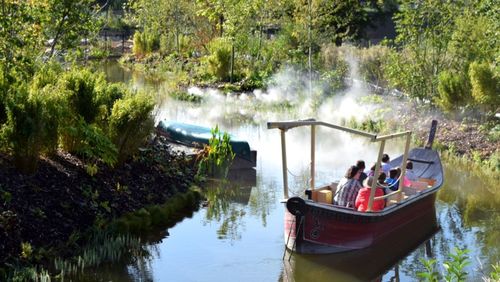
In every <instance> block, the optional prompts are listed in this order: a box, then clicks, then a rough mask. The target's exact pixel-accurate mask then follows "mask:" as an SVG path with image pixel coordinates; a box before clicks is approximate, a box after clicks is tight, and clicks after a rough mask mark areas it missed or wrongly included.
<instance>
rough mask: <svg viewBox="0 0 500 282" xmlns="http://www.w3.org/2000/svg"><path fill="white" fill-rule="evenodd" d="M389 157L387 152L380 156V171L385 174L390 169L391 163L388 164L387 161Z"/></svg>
mask: <svg viewBox="0 0 500 282" xmlns="http://www.w3.org/2000/svg"><path fill="white" fill-rule="evenodd" d="M390 160H391V158H390V157H389V155H388V154H384V155H383V156H382V171H383V172H384V173H385V175H388V174H389V170H391V168H392V167H391V165H390V164H389V161H390Z"/></svg>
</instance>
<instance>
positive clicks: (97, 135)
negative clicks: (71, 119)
mask: <svg viewBox="0 0 500 282" xmlns="http://www.w3.org/2000/svg"><path fill="white" fill-rule="evenodd" d="M76 136H78V137H79V138H78V139H77V138H75V140H79V143H78V145H76V146H75V147H76V148H77V151H76V153H78V154H79V155H81V156H83V157H84V158H85V159H86V160H87V161H88V162H95V161H97V160H101V161H102V162H104V163H105V164H107V165H109V166H113V165H115V163H116V161H117V155H118V151H117V149H116V147H115V145H114V144H113V142H111V140H110V139H109V138H108V136H106V134H104V132H103V131H102V130H101V129H100V128H99V127H97V126H96V125H89V124H87V123H85V122H84V121H83V120H82V119H80V120H79V122H78V124H77V127H76Z"/></svg>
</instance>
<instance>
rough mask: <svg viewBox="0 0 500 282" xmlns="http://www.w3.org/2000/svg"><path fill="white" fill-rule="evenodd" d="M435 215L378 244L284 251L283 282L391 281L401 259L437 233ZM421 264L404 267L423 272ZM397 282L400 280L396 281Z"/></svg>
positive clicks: (421, 246) (426, 245)
mask: <svg viewBox="0 0 500 282" xmlns="http://www.w3.org/2000/svg"><path fill="white" fill-rule="evenodd" d="M437 230H438V227H437V223H436V217H435V216H434V215H431V216H430V217H429V218H425V219H421V220H419V221H418V222H416V223H415V224H412V225H411V226H406V227H404V228H402V229H400V230H398V231H396V232H394V233H393V234H392V235H391V236H390V237H388V238H385V239H384V240H383V241H380V242H379V243H378V244H376V245H374V246H372V247H370V248H367V249H363V250H357V251H353V252H346V253H338V254H329V255H298V254H291V253H290V252H288V251H287V258H288V259H287V258H286V259H285V260H284V263H285V267H284V271H283V276H282V277H283V279H282V281H294V282H299V281H311V278H312V277H313V279H314V281H332V280H333V277H335V279H334V280H335V281H382V279H383V280H385V281H392V279H396V278H397V279H400V278H401V275H400V272H401V267H400V264H401V262H400V260H401V259H402V258H404V257H405V256H407V255H408V254H409V253H410V252H412V251H414V250H415V249H416V248H417V247H418V249H417V250H415V252H418V251H420V250H422V249H424V250H425V248H426V247H427V249H428V250H427V253H429V252H430V250H429V247H430V245H429V244H425V242H426V241H428V240H430V239H431V238H432V236H433V235H434V234H435V233H436V232H437ZM419 266H420V264H415V265H411V266H406V267H405V268H404V270H406V271H408V270H409V271H411V272H413V273H415V272H417V271H423V269H422V268H423V267H419ZM395 281H399V280H395Z"/></svg>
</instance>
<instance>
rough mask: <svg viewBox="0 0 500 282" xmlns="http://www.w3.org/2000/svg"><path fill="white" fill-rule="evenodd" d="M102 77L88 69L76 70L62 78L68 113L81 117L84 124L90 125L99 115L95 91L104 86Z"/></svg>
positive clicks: (100, 74)
mask: <svg viewBox="0 0 500 282" xmlns="http://www.w3.org/2000/svg"><path fill="white" fill-rule="evenodd" d="M105 83H106V82H105V79H104V75H103V74H102V73H98V74H96V73H95V72H92V71H90V70H89V69H76V70H73V71H70V72H68V73H66V74H65V75H64V76H63V78H62V84H63V85H64V88H65V89H67V90H68V103H69V111H70V112H72V113H71V114H72V115H74V114H76V115H77V116H81V117H82V118H83V119H84V120H85V122H86V123H92V122H94V120H95V119H96V117H97V115H98V114H99V104H98V101H97V89H98V88H99V87H102V86H103V85H104V84H105Z"/></svg>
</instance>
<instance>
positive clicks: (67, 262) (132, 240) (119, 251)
mask: <svg viewBox="0 0 500 282" xmlns="http://www.w3.org/2000/svg"><path fill="white" fill-rule="evenodd" d="M147 254H148V253H147V250H146V249H145V248H144V247H143V245H142V242H141V239H140V238H138V237H134V236H132V235H130V234H122V235H118V236H114V235H110V234H107V233H96V234H94V236H93V239H92V241H91V242H90V243H89V244H88V245H87V246H86V247H84V248H83V250H82V252H81V254H80V255H78V256H76V257H73V258H70V259H62V258H56V259H55V260H54V269H55V270H56V271H57V272H58V273H59V274H58V276H59V277H61V278H62V277H67V276H77V275H80V274H82V273H83V271H84V270H85V268H88V267H95V266H99V265H101V264H103V263H107V262H116V261H119V260H121V259H123V258H125V257H130V256H134V257H141V256H147Z"/></svg>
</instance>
